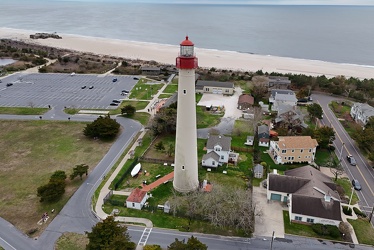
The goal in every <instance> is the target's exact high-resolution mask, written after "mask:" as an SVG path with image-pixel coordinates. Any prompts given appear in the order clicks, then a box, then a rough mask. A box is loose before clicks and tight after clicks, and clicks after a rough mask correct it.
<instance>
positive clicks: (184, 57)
mask: <svg viewBox="0 0 374 250" xmlns="http://www.w3.org/2000/svg"><path fill="white" fill-rule="evenodd" d="M176 66H177V68H178V69H179V81H178V104H177V105H178V106H177V135H176V141H175V166H174V181H173V186H174V189H175V190H177V191H178V192H183V193H186V192H190V191H193V190H196V189H197V188H198V186H199V180H198V175H197V132H196V99H195V69H196V68H197V58H196V57H195V54H194V44H193V42H191V41H190V40H188V36H187V37H186V40H184V41H183V42H181V44H180V52H179V56H178V57H177V60H176Z"/></svg>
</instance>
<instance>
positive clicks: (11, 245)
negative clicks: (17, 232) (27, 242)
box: [0, 237, 17, 250]
mask: <svg viewBox="0 0 374 250" xmlns="http://www.w3.org/2000/svg"><path fill="white" fill-rule="evenodd" d="M0 240H2V241H4V242H5V243H6V244H7V245H8V246H10V247H11V248H12V249H14V250H17V249H15V248H14V247H13V246H12V245H11V244H9V243H8V242H7V241H6V240H4V239H3V238H1V237H0Z"/></svg>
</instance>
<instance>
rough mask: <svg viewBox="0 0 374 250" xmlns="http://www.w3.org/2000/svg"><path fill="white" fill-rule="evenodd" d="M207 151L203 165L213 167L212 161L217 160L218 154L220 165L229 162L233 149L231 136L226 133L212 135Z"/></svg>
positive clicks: (207, 144)
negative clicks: (225, 134)
mask: <svg viewBox="0 0 374 250" xmlns="http://www.w3.org/2000/svg"><path fill="white" fill-rule="evenodd" d="M206 149H207V153H206V154H205V155H203V160H202V166H208V165H209V164H210V165H209V167H212V166H211V165H212V164H211V163H212V162H213V161H216V158H217V156H216V155H218V156H219V159H218V165H219V166H222V164H224V163H228V162H229V155H230V150H231V137H228V136H224V135H210V136H209V138H208V141H207V143H206Z"/></svg>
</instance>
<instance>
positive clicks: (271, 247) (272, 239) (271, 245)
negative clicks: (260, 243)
mask: <svg viewBox="0 0 374 250" xmlns="http://www.w3.org/2000/svg"><path fill="white" fill-rule="evenodd" d="M273 241H274V231H273V236H271V244H270V250H272V249H273Z"/></svg>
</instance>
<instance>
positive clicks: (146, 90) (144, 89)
mask: <svg viewBox="0 0 374 250" xmlns="http://www.w3.org/2000/svg"><path fill="white" fill-rule="evenodd" d="M163 86H164V85H163V84H148V83H147V79H144V78H141V79H140V80H139V82H138V83H137V84H136V85H135V86H134V87H133V88H132V90H131V92H130V96H129V98H130V99H138V100H152V98H153V97H152V95H154V94H156V93H157V92H158V91H159V90H160V89H161V88H162V87H163Z"/></svg>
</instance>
